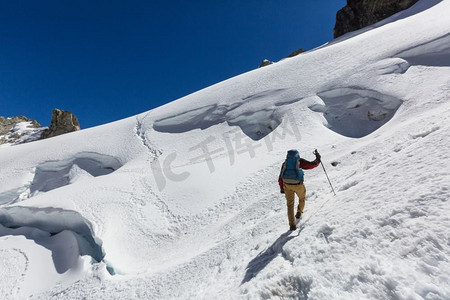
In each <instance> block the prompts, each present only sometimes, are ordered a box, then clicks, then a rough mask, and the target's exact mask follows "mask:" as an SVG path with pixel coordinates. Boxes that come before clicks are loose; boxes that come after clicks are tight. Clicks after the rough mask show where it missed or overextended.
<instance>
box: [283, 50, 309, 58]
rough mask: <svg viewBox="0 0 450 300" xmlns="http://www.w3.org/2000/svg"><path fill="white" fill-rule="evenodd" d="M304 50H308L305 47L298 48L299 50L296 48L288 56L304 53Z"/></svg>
mask: <svg viewBox="0 0 450 300" xmlns="http://www.w3.org/2000/svg"><path fill="white" fill-rule="evenodd" d="M303 52H306V50H305V49H303V48H300V49H298V50H295V51H294V52H292V53H291V54H289V55H288V56H287V57H294V56H297V55H299V54H302V53H303Z"/></svg>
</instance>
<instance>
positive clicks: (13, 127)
mask: <svg viewBox="0 0 450 300" xmlns="http://www.w3.org/2000/svg"><path fill="white" fill-rule="evenodd" d="M43 130H44V128H43V127H42V126H41V125H40V124H39V123H38V122H37V121H36V120H31V119H28V118H27V117H24V116H17V117H12V118H4V117H0V145H2V144H11V145H15V144H21V143H26V142H31V141H35V140H37V139H38V138H39V137H40V135H41V133H42V131H43Z"/></svg>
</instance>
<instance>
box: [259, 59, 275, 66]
mask: <svg viewBox="0 0 450 300" xmlns="http://www.w3.org/2000/svg"><path fill="white" fill-rule="evenodd" d="M271 64H273V62H271V61H270V60H267V59H264V60H263V61H262V62H261V63H260V64H259V68H262V67H265V66H269V65H271Z"/></svg>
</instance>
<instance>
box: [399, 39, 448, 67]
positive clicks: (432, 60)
mask: <svg viewBox="0 0 450 300" xmlns="http://www.w3.org/2000/svg"><path fill="white" fill-rule="evenodd" d="M396 56H398V57H401V58H403V59H405V60H407V61H408V62H409V63H410V64H411V65H423V66H435V67H450V34H446V35H444V36H442V37H440V38H438V39H435V40H433V41H430V42H426V43H424V44H421V45H418V46H414V47H412V48H411V49H408V50H405V51H402V52H400V53H399V54H397V55H396Z"/></svg>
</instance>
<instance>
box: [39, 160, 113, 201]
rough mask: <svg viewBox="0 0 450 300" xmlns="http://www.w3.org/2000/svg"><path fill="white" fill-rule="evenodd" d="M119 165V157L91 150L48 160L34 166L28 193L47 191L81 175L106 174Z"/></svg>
mask: <svg viewBox="0 0 450 300" xmlns="http://www.w3.org/2000/svg"><path fill="white" fill-rule="evenodd" d="M121 166H122V164H121V162H120V160H119V159H117V158H115V157H112V156H109V155H104V154H100V153H93V152H83V153H78V154H76V155H74V157H72V158H68V159H65V160H59V161H48V162H45V163H42V164H40V165H39V166H37V167H36V172H35V175H34V179H33V182H32V183H31V186H30V193H31V195H33V194H35V193H36V192H48V191H51V190H53V189H56V188H59V187H62V186H65V185H68V184H71V183H73V182H75V181H76V180H78V179H80V178H83V177H92V176H93V177H97V176H102V175H107V174H110V173H112V172H114V171H115V170H117V169H118V168H120V167H121Z"/></svg>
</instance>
